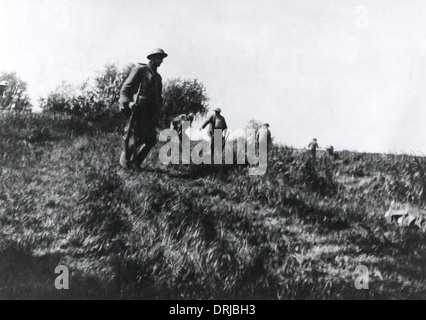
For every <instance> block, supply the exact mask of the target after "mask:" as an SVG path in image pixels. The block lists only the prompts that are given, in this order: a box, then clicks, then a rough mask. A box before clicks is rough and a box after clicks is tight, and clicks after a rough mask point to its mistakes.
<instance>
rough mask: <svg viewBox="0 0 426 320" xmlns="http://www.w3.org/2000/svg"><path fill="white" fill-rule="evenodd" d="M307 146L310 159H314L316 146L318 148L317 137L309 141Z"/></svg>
mask: <svg viewBox="0 0 426 320" xmlns="http://www.w3.org/2000/svg"><path fill="white" fill-rule="evenodd" d="M308 148H309V149H310V150H311V156H312V160H314V161H315V159H316V153H317V148H319V145H318V143H317V139H313V140H312V141H311V142H310V143H309V145H308Z"/></svg>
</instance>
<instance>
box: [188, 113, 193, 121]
mask: <svg viewBox="0 0 426 320" xmlns="http://www.w3.org/2000/svg"><path fill="white" fill-rule="evenodd" d="M188 118H190V119H191V120H192V119H194V114H193V113H192V112H191V113H190V114H188Z"/></svg>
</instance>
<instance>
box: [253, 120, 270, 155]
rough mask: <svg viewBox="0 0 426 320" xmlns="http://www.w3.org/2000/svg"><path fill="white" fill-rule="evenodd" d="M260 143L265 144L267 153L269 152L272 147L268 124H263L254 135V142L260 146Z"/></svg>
mask: <svg viewBox="0 0 426 320" xmlns="http://www.w3.org/2000/svg"><path fill="white" fill-rule="evenodd" d="M261 141H265V142H266V146H267V151H269V150H271V147H272V137H271V131H270V130H269V123H265V124H263V125H262V127H261V128H260V129H259V130H258V131H257V133H256V142H257V143H258V145H260V142H261Z"/></svg>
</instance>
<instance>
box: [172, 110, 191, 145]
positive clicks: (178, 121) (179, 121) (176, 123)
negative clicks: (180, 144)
mask: <svg viewBox="0 0 426 320" xmlns="http://www.w3.org/2000/svg"><path fill="white" fill-rule="evenodd" d="M184 121H189V126H191V125H192V121H194V114H193V113H192V112H191V113H190V114H188V115H186V114H181V115H180V116H177V117H176V118H174V119H173V120H172V122H171V123H170V129H173V130H176V131H177V133H178V134H179V140H180V141H182V126H183V122H184Z"/></svg>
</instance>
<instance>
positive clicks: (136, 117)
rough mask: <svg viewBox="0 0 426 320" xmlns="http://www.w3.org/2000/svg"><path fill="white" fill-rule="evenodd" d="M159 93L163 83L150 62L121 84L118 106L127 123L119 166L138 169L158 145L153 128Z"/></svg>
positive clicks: (135, 70) (141, 65)
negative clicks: (129, 166) (133, 166)
mask: <svg viewBox="0 0 426 320" xmlns="http://www.w3.org/2000/svg"><path fill="white" fill-rule="evenodd" d="M161 51H162V50H161ZM163 53H164V52H163ZM164 56H167V55H166V54H164ZM148 58H149V56H148ZM161 92H162V79H161V76H160V74H159V73H158V72H157V70H156V68H155V67H154V66H153V65H152V63H151V62H149V63H148V64H142V63H139V64H138V65H137V66H136V67H135V68H133V70H132V71H131V72H130V75H129V77H128V78H127V79H126V81H125V82H124V84H123V87H122V88H121V91H120V99H119V104H120V109H121V111H122V113H123V114H124V116H125V117H126V119H127V122H128V123H127V125H126V127H125V130H124V131H125V132H124V137H123V140H124V141H123V151H122V154H121V157H120V164H121V165H122V166H128V165H129V164H134V165H135V166H136V167H139V166H140V165H141V164H142V162H143V161H144V160H145V158H146V157H147V155H148V153H149V151H150V150H151V149H152V147H153V146H154V145H155V144H156V143H157V134H156V128H157V127H158V123H159V119H160V111H161V107H162V102H163V99H162V95H161Z"/></svg>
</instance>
